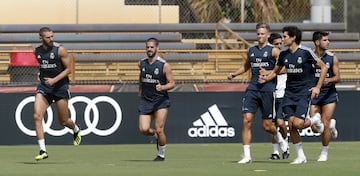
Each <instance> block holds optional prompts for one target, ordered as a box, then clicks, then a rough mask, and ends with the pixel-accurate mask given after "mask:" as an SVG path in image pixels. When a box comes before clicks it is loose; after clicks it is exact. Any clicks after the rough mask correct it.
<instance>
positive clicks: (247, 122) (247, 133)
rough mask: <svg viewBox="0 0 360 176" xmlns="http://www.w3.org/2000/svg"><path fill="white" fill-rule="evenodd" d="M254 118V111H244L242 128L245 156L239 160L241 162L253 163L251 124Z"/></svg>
mask: <svg viewBox="0 0 360 176" xmlns="http://www.w3.org/2000/svg"><path fill="white" fill-rule="evenodd" d="M253 118H254V114H253V113H244V114H243V129H242V134H241V136H242V144H243V150H244V153H243V155H244V156H243V158H242V159H241V160H240V161H239V162H238V163H240V164H248V163H251V152H250V144H251V124H252V121H253Z"/></svg>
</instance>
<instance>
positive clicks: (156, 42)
mask: <svg viewBox="0 0 360 176" xmlns="http://www.w3.org/2000/svg"><path fill="white" fill-rule="evenodd" d="M150 41H152V42H155V45H156V46H159V40H158V39H157V38H154V37H151V38H148V39H147V40H146V43H147V42H150Z"/></svg>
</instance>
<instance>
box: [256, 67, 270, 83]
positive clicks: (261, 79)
mask: <svg viewBox="0 0 360 176" xmlns="http://www.w3.org/2000/svg"><path fill="white" fill-rule="evenodd" d="M268 74H269V71H268V70H265V69H263V68H260V70H259V78H258V83H260V84H264V83H266V82H267V81H268V79H267V78H268Z"/></svg>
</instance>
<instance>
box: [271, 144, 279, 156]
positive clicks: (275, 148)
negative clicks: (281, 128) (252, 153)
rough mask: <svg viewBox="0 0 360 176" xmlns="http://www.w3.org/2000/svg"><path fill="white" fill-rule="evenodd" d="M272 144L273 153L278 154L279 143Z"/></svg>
mask: <svg viewBox="0 0 360 176" xmlns="http://www.w3.org/2000/svg"><path fill="white" fill-rule="evenodd" d="M272 145H273V149H274V152H273V154H279V144H277V143H275V144H272Z"/></svg>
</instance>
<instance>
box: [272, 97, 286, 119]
mask: <svg viewBox="0 0 360 176" xmlns="http://www.w3.org/2000/svg"><path fill="white" fill-rule="evenodd" d="M283 99H284V98H275V111H276V112H275V113H276V115H275V116H274V118H273V122H276V119H284V118H285V117H284V114H283V110H282V101H283Z"/></svg>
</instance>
